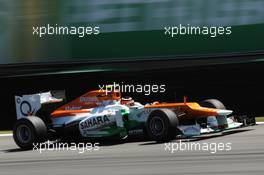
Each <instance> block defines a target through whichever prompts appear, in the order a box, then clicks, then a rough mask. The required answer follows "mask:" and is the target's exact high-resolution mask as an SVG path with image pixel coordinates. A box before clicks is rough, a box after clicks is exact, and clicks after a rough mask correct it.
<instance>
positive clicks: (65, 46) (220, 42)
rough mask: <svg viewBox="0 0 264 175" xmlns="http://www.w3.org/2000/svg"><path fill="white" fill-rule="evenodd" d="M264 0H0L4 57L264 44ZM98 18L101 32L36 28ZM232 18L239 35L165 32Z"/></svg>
mask: <svg viewBox="0 0 264 175" xmlns="http://www.w3.org/2000/svg"><path fill="white" fill-rule="evenodd" d="M263 7H264V1H263V0H239V1H238V0H144V1H142V0H114V1H109V0H74V1H71V0H57V1H53V0H38V1H35V0H24V1H20V0H0V64H9V63H32V62H51V61H79V60H82V61H83V60H84V61H86V60H89V59H103V60H104V59H111V58H120V59H125V58H126V59H128V57H139V58H141V59H142V58H144V57H153V56H174V58H177V56H178V55H197V54H216V53H231V52H232V53H236V52H250V51H259V50H264V44H263V39H264V35H263V31H264V10H263ZM47 24H50V25H55V24H58V25H59V26H99V27H100V31H101V34H100V35H98V36H86V37H84V38H79V37H78V36H67V35H60V36H59V35H46V36H44V37H42V38H39V37H38V36H36V35H32V32H33V29H32V27H33V26H46V25H47ZM179 24H183V25H187V24H190V25H191V26H232V27H233V28H232V35H230V36H219V37H217V38H210V37H209V36H197V35H196V36H179V37H177V38H169V37H167V36H165V35H164V26H178V25H179Z"/></svg>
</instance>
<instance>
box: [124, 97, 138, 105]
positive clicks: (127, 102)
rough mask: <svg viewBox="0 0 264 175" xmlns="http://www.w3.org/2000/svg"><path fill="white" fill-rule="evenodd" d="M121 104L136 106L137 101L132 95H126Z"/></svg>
mask: <svg viewBox="0 0 264 175" xmlns="http://www.w3.org/2000/svg"><path fill="white" fill-rule="evenodd" d="M121 104H122V105H127V106H134V104H135V102H134V100H133V99H132V98H131V97H128V96H125V97H122V98H121Z"/></svg>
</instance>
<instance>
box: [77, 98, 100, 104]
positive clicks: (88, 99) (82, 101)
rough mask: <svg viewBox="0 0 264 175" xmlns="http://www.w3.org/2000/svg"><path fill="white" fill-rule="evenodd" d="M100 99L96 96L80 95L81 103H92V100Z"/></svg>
mask: <svg viewBox="0 0 264 175" xmlns="http://www.w3.org/2000/svg"><path fill="white" fill-rule="evenodd" d="M97 101H98V99H97V98H96V97H80V102H81V103H91V102H97Z"/></svg>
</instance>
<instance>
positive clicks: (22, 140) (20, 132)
mask: <svg viewBox="0 0 264 175" xmlns="http://www.w3.org/2000/svg"><path fill="white" fill-rule="evenodd" d="M13 138H14V140H15V142H16V144H17V145H18V146H19V147H20V148H22V149H25V150H27V149H32V148H33V143H34V144H37V143H40V142H43V141H45V139H46V138H47V127H46V125H45V123H44V122H43V120H41V119H40V118H39V117H35V116H28V117H27V118H22V119H19V120H18V121H17V122H16V123H15V125H14V129H13Z"/></svg>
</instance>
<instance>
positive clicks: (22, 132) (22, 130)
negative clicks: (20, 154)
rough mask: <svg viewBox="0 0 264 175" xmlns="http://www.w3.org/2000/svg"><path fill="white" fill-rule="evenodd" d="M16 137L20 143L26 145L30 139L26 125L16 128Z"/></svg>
mask: <svg viewBox="0 0 264 175" xmlns="http://www.w3.org/2000/svg"><path fill="white" fill-rule="evenodd" d="M16 136H17V139H18V140H19V141H20V142H21V143H28V142H29V141H30V139H31V132H30V128H29V127H28V126H27V125H20V126H18V127H17V133H16Z"/></svg>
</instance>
